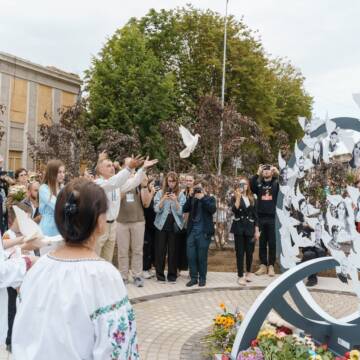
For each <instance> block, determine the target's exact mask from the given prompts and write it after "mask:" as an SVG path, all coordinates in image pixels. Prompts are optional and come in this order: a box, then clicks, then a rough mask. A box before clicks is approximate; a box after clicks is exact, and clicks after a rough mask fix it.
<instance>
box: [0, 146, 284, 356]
mask: <svg viewBox="0 0 360 360" xmlns="http://www.w3.org/2000/svg"><path fill="white" fill-rule="evenodd" d="M156 163H157V160H149V159H148V158H146V159H143V158H141V157H128V158H126V159H125V160H124V162H123V164H122V166H121V167H120V166H114V163H113V162H112V161H111V160H110V159H109V158H108V157H107V155H106V153H101V154H100V156H99V159H98V162H97V164H96V168H95V169H94V171H92V170H90V169H86V170H85V171H84V172H83V174H82V176H81V177H80V178H78V179H74V180H71V181H67V183H66V184H65V178H66V177H65V174H66V169H65V166H64V164H63V163H62V162H61V161H60V160H51V161H49V163H48V164H47V166H46V170H45V172H44V174H43V175H42V179H41V180H40V179H37V176H36V175H31V174H29V172H28V171H27V170H26V169H19V170H17V171H16V172H15V177H14V180H13V179H10V178H9V177H8V176H7V175H6V174H5V172H4V173H1V174H0V175H1V179H0V180H1V183H2V186H1V188H0V190H1V189H2V190H3V192H1V193H0V201H2V205H3V206H2V211H3V212H2V214H1V215H2V216H1V219H2V242H1V246H0V299H1V300H0V301H1V304H0V306H4V308H5V306H6V309H7V311H6V313H7V314H6V315H5V314H2V316H0V321H1V331H0V343H1V342H2V341H5V342H6V344H7V347H8V349H9V350H12V351H13V353H14V356H15V359H43V358H44V359H45V358H51V359H60V358H61V359H64V358H66V359H78V358H81V359H104V358H111V359H124V358H127V359H137V358H138V356H139V355H138V349H137V339H136V324H135V318H134V312H133V310H132V308H131V305H130V303H129V300H128V297H127V291H126V285H127V284H128V283H129V282H131V283H133V284H134V285H135V286H137V287H143V286H146V281H149V279H151V278H154V279H155V280H156V281H158V282H159V283H169V284H173V283H176V281H177V278H178V277H179V276H180V275H181V271H184V270H189V275H188V279H187V281H186V286H187V287H192V286H195V285H197V286H199V287H204V286H206V281H207V265H208V264H207V263H208V250H209V245H210V242H211V240H212V239H213V238H214V236H215V233H216V232H218V233H219V232H221V231H222V232H224V229H223V228H222V225H223V224H224V221H219V223H216V221H214V219H217V218H219V217H222V216H223V212H224V211H225V210H224V208H220V209H218V212H217V203H218V202H217V200H216V198H215V196H214V195H213V194H212V193H211V189H210V187H209V184H208V182H207V181H206V180H205V179H204V178H203V177H201V176H194V175H193V174H187V175H185V174H181V175H178V174H177V173H175V172H172V171H171V172H169V173H167V174H166V175H165V176H164V175H162V174H160V175H152V174H151V173H147V171H148V170H149V169H150V168H152V167H154V165H155V164H156ZM278 175H279V174H278V171H277V169H276V168H275V167H273V166H271V165H261V166H260V167H259V171H258V173H257V174H256V175H255V176H254V177H252V178H250V179H248V178H246V177H239V178H237V179H236V181H235V183H234V187H233V189H232V190H231V193H230V198H229V199H230V201H229V204H228V206H229V209H230V210H231V212H232V215H233V217H232V224H231V229H230V232H231V233H232V234H233V237H234V242H235V252H236V262H237V273H238V274H237V275H238V278H237V281H238V284H239V285H241V286H246V285H247V283H249V282H251V281H252V274H251V272H252V263H253V253H254V248H255V242H256V241H259V257H260V266H259V268H258V269H257V271H256V272H255V274H256V275H263V274H268V275H269V276H274V275H275V271H274V265H275V260H276V236H275V215H276V200H277V194H278V190H279V184H278V180H277V178H278ZM29 176H31V180H30V179H29ZM15 206H17V207H19V208H20V209H21V210H23V211H24V212H26V213H27V214H28V216H29V217H31V218H32V219H33V220H34V221H35V222H36V223H38V224H39V228H40V229H41V231H40V232H39V233H37V234H34V235H33V237H32V238H30V239H27V238H25V236H24V234H22V233H21V231H20V227H19V224H18V222H17V219H16V214H15V212H14V210H13V209H14V207H15ZM215 228H217V229H215ZM215 230H216V231H215ZM59 235H60V236H61V237H62V239H63V241H62V242H57V241H51V239H53V238H56V237H58V236H59ZM115 250H116V252H115ZM244 262H245V264H244ZM35 263H36V265H35V266H34V267H33V268H32V266H33V265H34V264H35ZM113 264H115V265H116V267H117V268H116V267H114V265H113ZM244 265H245V269H244ZM30 268H32V270H31V271H29V272H28V270H29V269H30ZM165 270H166V271H165ZM20 286H21V288H20V290H19V287H20ZM17 303H18V306H17ZM73 319H76V322H74V321H72V320H73ZM4 324H5V325H6V329H7V330H6V331H5V330H4V327H3V325H4ZM29 324H31V326H29ZM5 338H6V339H5ZM65 344H66V345H65ZM59 354H61V356H60V355H59Z"/></svg>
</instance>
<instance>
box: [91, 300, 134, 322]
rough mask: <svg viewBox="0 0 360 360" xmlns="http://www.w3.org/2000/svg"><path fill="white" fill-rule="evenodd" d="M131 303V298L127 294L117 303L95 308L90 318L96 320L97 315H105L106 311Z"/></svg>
mask: <svg viewBox="0 0 360 360" xmlns="http://www.w3.org/2000/svg"><path fill="white" fill-rule="evenodd" d="M128 303H129V298H128V297H127V296H125V297H124V298H123V299H121V300H120V301H118V302H116V303H115V304H112V305H107V306H103V307H101V308H98V309H97V310H95V311H94V312H93V313H92V314H91V315H90V319H91V320H95V319H96V318H97V317H99V316H100V315H104V314H106V313H109V312H111V311H114V310H118V309H120V308H121V307H122V306H124V305H125V304H128Z"/></svg>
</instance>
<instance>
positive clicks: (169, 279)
mask: <svg viewBox="0 0 360 360" xmlns="http://www.w3.org/2000/svg"><path fill="white" fill-rule="evenodd" d="M167 281H168V282H169V283H171V284H176V278H168V279H167Z"/></svg>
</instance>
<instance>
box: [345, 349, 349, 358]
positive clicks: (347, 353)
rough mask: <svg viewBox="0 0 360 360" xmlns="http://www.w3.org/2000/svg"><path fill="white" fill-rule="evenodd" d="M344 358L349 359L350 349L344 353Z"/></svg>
mask: <svg viewBox="0 0 360 360" xmlns="http://www.w3.org/2000/svg"><path fill="white" fill-rule="evenodd" d="M345 359H350V351H348V352H346V353H345Z"/></svg>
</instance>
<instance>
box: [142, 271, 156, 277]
mask: <svg viewBox="0 0 360 360" xmlns="http://www.w3.org/2000/svg"><path fill="white" fill-rule="evenodd" d="M154 276H155V275H154V274H153V273H152V272H151V270H149V271H143V278H144V279H151V278H153V277H154Z"/></svg>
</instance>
